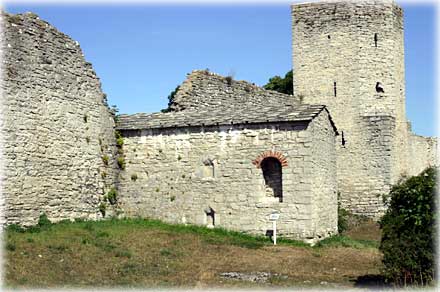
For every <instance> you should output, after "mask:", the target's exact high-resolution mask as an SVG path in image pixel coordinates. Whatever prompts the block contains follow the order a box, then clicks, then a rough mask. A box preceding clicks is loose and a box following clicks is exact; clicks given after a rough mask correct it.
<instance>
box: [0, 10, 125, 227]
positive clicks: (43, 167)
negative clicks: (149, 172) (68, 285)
mask: <svg viewBox="0 0 440 292" xmlns="http://www.w3.org/2000/svg"><path fill="white" fill-rule="evenodd" d="M2 20H3V27H2V28H3V29H2V52H3V58H2V60H3V62H2V72H3V76H2V79H3V80H2V81H3V82H2V92H3V95H2V109H1V111H2V112H1V116H2V128H1V131H2V133H1V134H2V137H3V142H2V145H3V157H2V162H3V167H4V168H3V174H4V176H3V177H2V196H3V199H4V206H3V209H4V213H3V214H4V218H3V222H2V223H8V224H9V223H19V224H23V225H31V224H35V223H36V222H37V220H38V217H39V215H40V214H42V213H43V212H44V213H46V214H47V216H48V217H49V219H51V220H54V221H57V220H61V219H71V218H80V217H81V218H87V219H97V218H100V217H101V215H100V213H99V211H98V205H99V201H100V197H101V196H102V193H103V192H106V190H107V189H109V188H110V187H111V186H112V185H113V182H114V180H115V178H116V173H115V170H114V165H115V163H114V159H113V157H114V149H115V147H114V145H115V138H114V132H113V131H114V129H113V127H114V121H113V116H112V115H111V113H110V111H109V109H108V107H107V105H106V100H105V95H104V94H103V92H102V90H101V84H100V81H99V78H98V77H97V76H96V74H95V72H94V70H93V68H92V65H91V64H90V63H88V62H86V61H85V59H84V56H83V53H82V52H81V49H80V47H79V44H78V43H77V42H75V41H74V40H72V39H70V38H69V37H68V36H66V35H65V34H63V33H61V32H59V31H58V30H56V29H55V28H54V27H52V26H51V25H50V24H49V23H47V22H45V21H42V20H40V19H39V18H38V16H37V15H35V14H32V13H26V14H23V15H9V14H3V15H2ZM104 156H108V158H109V159H108V165H105V163H104V161H103V157H104ZM104 172H105V174H104Z"/></svg>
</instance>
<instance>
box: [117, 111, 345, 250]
mask: <svg viewBox="0 0 440 292" xmlns="http://www.w3.org/2000/svg"><path fill="white" fill-rule="evenodd" d="M317 123H319V124H322V125H323V126H325V127H327V130H322V131H321V132H318V131H317V133H311V131H313V130H314V129H310V130H308V129H306V126H307V124H306V123H283V124H274V123H268V124H254V125H250V124H249V125H246V126H240V125H234V126H214V127H204V128H203V127H202V128H201V127H186V128H168V129H150V130H142V131H135V130H134V131H133V130H131V131H122V133H123V136H124V146H123V148H124V154H125V159H126V161H127V166H126V169H125V170H124V171H122V172H121V175H120V182H119V186H118V190H119V194H120V195H119V196H120V203H121V205H122V208H123V209H124V211H125V215H126V216H130V217H131V216H142V217H152V218H158V219H161V220H164V221H167V222H172V223H192V224H199V225H211V224H212V223H213V222H212V217H211V216H210V215H207V213H209V212H210V210H211V209H212V210H214V212H215V213H214V214H215V215H214V225H215V226H221V227H224V228H227V229H232V230H240V231H245V232H250V233H255V234H260V235H264V234H265V233H266V231H267V230H270V229H271V228H272V224H271V222H270V221H269V220H268V216H269V214H270V213H272V212H273V211H279V212H280V213H281V216H280V219H279V222H278V228H279V233H280V234H281V235H283V236H287V237H293V238H298V239H304V240H308V241H315V240H316V239H317V238H320V237H321V238H324V237H326V236H328V235H329V234H333V233H335V232H336V229H337V227H336V220H335V218H334V216H336V213H333V214H327V211H329V210H330V209H334V206H336V197H335V192H336V189H335V187H336V183H335V177H334V175H333V173H332V172H331V171H332V170H334V168H335V165H334V162H335V161H334V158H331V157H330V158H328V157H327V158H324V159H323V160H322V161H320V164H319V165H320V166H321V167H322V169H323V170H322V171H321V172H318V171H317V167H316V166H317V165H318V164H317V162H316V160H313V159H312V155H313V154H316V153H314V152H316V148H314V147H315V146H312V144H313V142H317V141H314V139H316V140H320V141H318V142H321V144H320V145H321V147H322V148H321V149H320V151H321V153H322V156H324V155H325V154H328V155H332V153H333V151H334V143H333V142H334V141H330V140H331V139H333V140H334V132H333V133H332V136H330V132H331V131H333V129H332V128H331V126H330V122H329V121H328V117H327V123H326V124H325V123H324V122H323V121H321V120H320V121H319V122H317ZM315 127H318V125H316V126H315ZM318 136H319V137H321V138H318ZM316 147H318V146H316ZM332 149H333V150H332ZM266 151H273V153H277V155H282V157H283V158H285V160H286V161H287V163H286V164H284V165H283V167H282V192H283V193H282V200H281V201H280V199H279V198H277V197H275V196H273V194H270V192H268V191H267V188H266V186H265V183H264V176H263V171H262V169H261V168H258V167H257V166H256V165H255V164H254V163H253V161H254V162H255V160H256V159H257V158H258V157H259V156H260V155H262V154H263V155H264V153H265V152H266ZM271 153H272V152H271ZM257 160H258V159H257ZM257 164H258V163H257ZM313 167H314V168H313ZM312 169H313V171H312ZM324 170H329V171H328V172H326V171H324ZM323 176H324V177H325V178H323ZM322 183H324V184H322ZM321 196H322V200H320V197H321ZM315 201H319V205H317V203H316V202H315ZM324 201H326V204H327V205H326V206H323V202H324ZM320 208H322V209H320ZM319 212H323V213H325V214H324V215H325V216H324V218H326V219H329V220H328V221H327V222H325V224H324V226H322V227H321V226H319V225H320V224H321V223H323V222H321V221H320V222H316V221H317V220H318V219H317V218H316V217H315V215H318V216H319V214H318V213H319Z"/></svg>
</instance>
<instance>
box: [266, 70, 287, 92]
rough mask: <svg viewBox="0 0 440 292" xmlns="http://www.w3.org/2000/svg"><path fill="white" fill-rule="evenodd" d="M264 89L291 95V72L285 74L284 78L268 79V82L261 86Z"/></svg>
mask: <svg viewBox="0 0 440 292" xmlns="http://www.w3.org/2000/svg"><path fill="white" fill-rule="evenodd" d="M263 88H264V89H268V90H275V91H278V92H281V93H286V94H293V72H292V70H290V71H289V72H287V73H286V75H285V76H284V78H281V77H280V76H278V75H277V76H274V77H272V78H270V79H269V82H268V83H267V84H266V85H264V86H263Z"/></svg>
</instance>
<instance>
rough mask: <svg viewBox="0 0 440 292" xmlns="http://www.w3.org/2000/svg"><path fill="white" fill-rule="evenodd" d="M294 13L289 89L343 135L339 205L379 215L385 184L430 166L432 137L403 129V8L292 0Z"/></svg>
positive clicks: (432, 162) (387, 187)
mask: <svg viewBox="0 0 440 292" xmlns="http://www.w3.org/2000/svg"><path fill="white" fill-rule="evenodd" d="M292 17H293V21H292V26H293V64H294V94H295V96H296V97H297V98H301V99H302V100H303V101H304V102H305V103H310V104H316V103H317V104H325V105H327V106H328V108H329V111H330V112H331V114H332V117H333V118H334V121H335V124H336V126H337V127H338V130H339V132H340V133H341V135H340V136H339V141H338V143H337V145H336V147H337V157H338V159H337V162H338V163H337V164H338V174H337V176H338V185H339V191H340V194H341V204H342V206H343V207H345V208H347V209H349V210H351V211H352V212H354V213H358V214H363V215H368V216H371V217H374V218H378V217H380V216H381V214H383V212H384V205H383V202H382V195H383V194H386V193H388V192H389V190H390V187H391V185H393V184H394V183H396V182H397V181H398V180H399V179H400V178H401V177H402V176H407V175H416V174H418V173H419V172H420V171H422V170H423V169H424V168H425V167H427V166H428V165H435V164H436V160H435V150H436V140H434V139H432V138H424V137H420V136H418V137H416V136H414V134H412V133H411V132H410V131H408V122H407V120H406V114H405V75H404V46H403V12H402V9H401V8H400V7H398V6H397V5H396V4H395V3H394V1H328V2H319V3H318V2H315V3H304V4H297V5H293V6H292Z"/></svg>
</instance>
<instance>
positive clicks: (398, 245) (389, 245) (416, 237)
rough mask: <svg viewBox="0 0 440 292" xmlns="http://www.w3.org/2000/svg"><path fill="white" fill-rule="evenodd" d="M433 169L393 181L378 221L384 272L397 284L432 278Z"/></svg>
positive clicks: (434, 180)
mask: <svg viewBox="0 0 440 292" xmlns="http://www.w3.org/2000/svg"><path fill="white" fill-rule="evenodd" d="M436 176H437V173H436V170H435V169H434V168H428V169H426V170H425V171H423V172H422V173H421V174H420V175H418V176H414V177H411V178H409V179H408V180H406V181H403V182H401V183H399V184H397V185H395V186H394V187H393V188H392V190H391V192H390V197H389V199H390V201H389V208H388V210H387V212H386V214H385V215H384V216H383V218H382V219H381V221H380V227H381V229H382V240H381V244H380V247H379V249H380V250H381V251H382V253H383V260H382V261H383V264H384V276H385V278H386V279H388V280H390V281H392V282H394V283H395V284H396V285H407V284H421V285H426V284H428V283H430V282H431V281H432V280H433V279H434V273H435V272H434V238H435V217H436V213H435V188H436V186H435V183H436Z"/></svg>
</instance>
